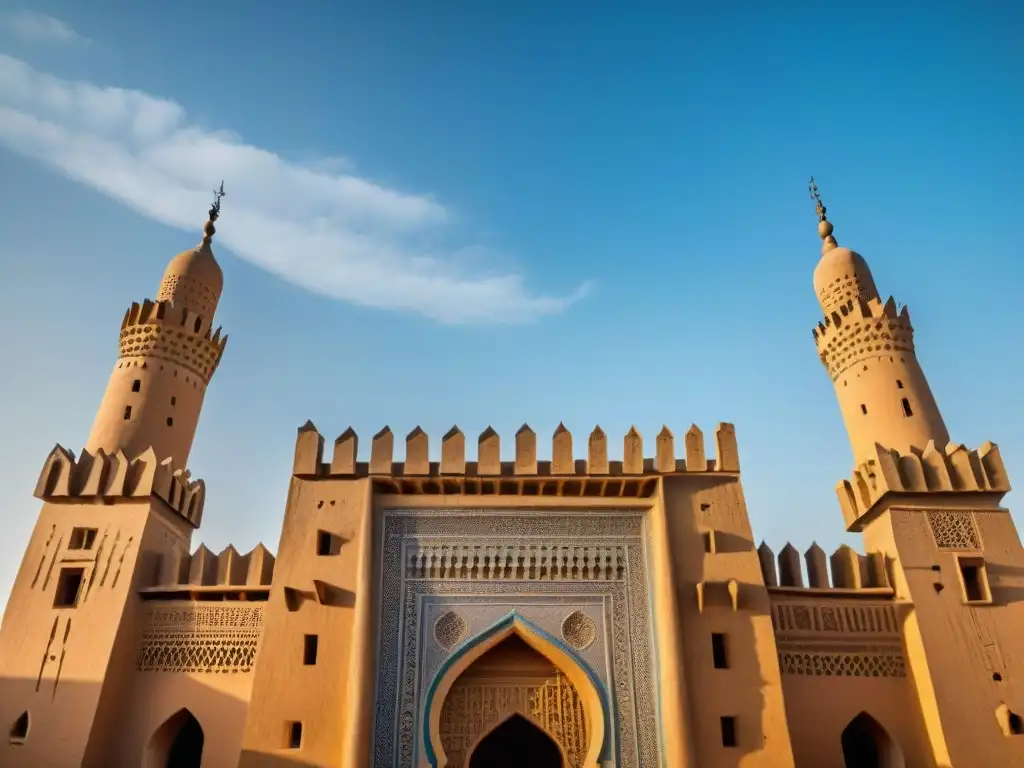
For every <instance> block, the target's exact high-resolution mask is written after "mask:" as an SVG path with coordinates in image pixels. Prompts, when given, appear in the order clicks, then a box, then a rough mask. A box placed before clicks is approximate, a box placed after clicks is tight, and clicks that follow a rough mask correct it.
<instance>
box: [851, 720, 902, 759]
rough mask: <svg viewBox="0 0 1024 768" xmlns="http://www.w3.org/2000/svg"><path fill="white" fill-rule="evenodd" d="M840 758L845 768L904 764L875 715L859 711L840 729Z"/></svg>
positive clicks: (898, 751) (896, 747) (897, 746)
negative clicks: (841, 749)
mask: <svg viewBox="0 0 1024 768" xmlns="http://www.w3.org/2000/svg"><path fill="white" fill-rule="evenodd" d="M840 741H841V743H842V745H843V761H844V764H845V766H846V768H904V766H905V765H906V763H905V762H904V759H903V752H902V751H901V750H900V748H899V745H898V744H896V742H895V741H894V740H893V738H892V737H891V736H890V735H889V732H888V731H886V730H885V728H884V727H882V724H881V723H879V722H878V721H877V720H875V718H873V717H872V716H871V715H869V714H868V713H867V712H861V713H860V714H858V715H857V716H856V717H854V718H853V719H852V720H851V721H850V722H849V723H848V724H847V726H846V728H845V729H843V733H842V736H840Z"/></svg>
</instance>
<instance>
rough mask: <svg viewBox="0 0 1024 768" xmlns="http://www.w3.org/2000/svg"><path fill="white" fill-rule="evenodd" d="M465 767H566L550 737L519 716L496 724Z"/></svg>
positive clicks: (479, 743)
mask: <svg viewBox="0 0 1024 768" xmlns="http://www.w3.org/2000/svg"><path fill="white" fill-rule="evenodd" d="M469 768H567V766H566V765H565V761H564V760H563V759H562V751H561V750H560V749H559V748H558V744H556V743H555V741H554V740H553V739H552V738H551V736H550V735H548V734H547V733H545V732H544V731H542V730H541V729H540V728H538V727H537V726H536V725H535V724H534V723H532V722H530V721H529V720H527V719H526V718H525V717H523V716H522V715H518V714H516V715H512V717H510V718H508V719H507V720H505V721H504V722H503V723H501V724H499V725H498V727H496V728H495V729H494V730H492V731H491V732H490V733H488V734H487V735H486V736H484V737H483V739H481V740H480V741H479V742H478V743H477V745H476V748H475V749H474V750H473V754H472V755H470V758H469Z"/></svg>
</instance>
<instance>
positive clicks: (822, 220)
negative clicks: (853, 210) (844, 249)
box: [808, 176, 838, 255]
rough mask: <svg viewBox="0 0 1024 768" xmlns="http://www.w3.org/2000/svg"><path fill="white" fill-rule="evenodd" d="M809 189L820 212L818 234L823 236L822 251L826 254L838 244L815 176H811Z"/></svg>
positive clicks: (815, 206) (815, 209) (818, 212)
mask: <svg viewBox="0 0 1024 768" xmlns="http://www.w3.org/2000/svg"><path fill="white" fill-rule="evenodd" d="M808 189H809V190H810V193H811V200H813V201H814V211H815V213H817V214H818V236H819V237H820V238H821V253H822V255H824V254H826V253H828V252H829V251H831V250H832V249H833V248H835V247H836V246H837V245H838V244H837V243H836V239H835V238H834V237H832V222H831V221H829V220H828V217H827V216H826V213H827V209H826V208H825V204H824V203H823V202H821V194H820V193H819V192H818V185H817V184H816V183H815V182H814V177H813V176H811V181H810V184H808Z"/></svg>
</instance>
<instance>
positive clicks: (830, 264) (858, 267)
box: [811, 179, 949, 463]
mask: <svg viewBox="0 0 1024 768" xmlns="http://www.w3.org/2000/svg"><path fill="white" fill-rule="evenodd" d="M811 196H812V198H813V199H814V201H815V203H816V209H817V214H818V235H819V236H820V237H821V239H822V245H821V261H819V262H818V266H817V267H816V268H815V270H814V292H815V294H817V297H818V301H819V302H820V303H821V309H822V311H823V312H824V313H825V319H824V322H819V323H818V327H817V328H816V329H815V331H814V340H815V343H816V344H817V345H818V355H819V357H820V358H821V362H822V363H823V364H824V365H825V368H826V369H827V370H828V374H829V377H830V378H831V379H832V383H833V385H834V386H835V389H836V398H837V399H838V401H839V409H840V411H841V412H842V414H843V421H844V422H845V424H846V431H847V434H848V435H849V438H850V444H851V446H852V448H853V456H854V460H855V462H856V463H860V462H862V461H864V460H866V459H867V458H869V457H870V456H872V455H873V454H874V447H875V443H876V442H877V443H881V444H882V445H884V446H886V447H887V448H891V449H893V450H897V451H900V452H904V453H905V452H907V451H909V450H911V449H913V448H916V449H924V447H925V446H926V445H927V444H928V441H929V440H934V441H935V444H936V445H939V446H945V445H946V443H947V442H949V433H948V432H947V430H946V425H945V423H944V422H943V420H942V414H941V413H940V412H939V406H938V405H937V404H936V402H935V397H934V395H932V391H931V387H929V386H928V380H927V379H926V378H925V375H924V371H923V370H922V369H921V365H920V363H918V361H917V355H916V353H915V351H914V328H913V326H912V325H911V323H910V312H909V311H908V310H907V308H906V306H904V307H903V309H902V310H897V307H896V302H895V301H893V299H892V298H890V299H889V300H888V301H887V302H885V303H884V304H883V303H882V300H881V298H880V297H879V295H878V290H877V289H876V288H875V281H874V278H873V277H872V276H871V270H870V269H869V268H868V264H867V262H866V261H865V260H864V258H863V257H862V256H861V255H860V254H859V253H857V252H855V251H852V250H850V249H849V248H841V247H839V245H838V244H837V243H836V239H835V237H834V236H833V235H832V231H833V228H832V222H830V221H829V220H828V218H826V215H825V214H826V210H825V206H824V205H823V204H822V202H821V198H820V196H819V195H818V188H817V186H815V184H814V179H811Z"/></svg>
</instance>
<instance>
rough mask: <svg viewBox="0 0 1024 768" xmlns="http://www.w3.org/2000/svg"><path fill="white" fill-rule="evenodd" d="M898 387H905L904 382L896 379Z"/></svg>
mask: <svg viewBox="0 0 1024 768" xmlns="http://www.w3.org/2000/svg"><path fill="white" fill-rule="evenodd" d="M896 389H903V382H902V381H900V380H899V379H896Z"/></svg>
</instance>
